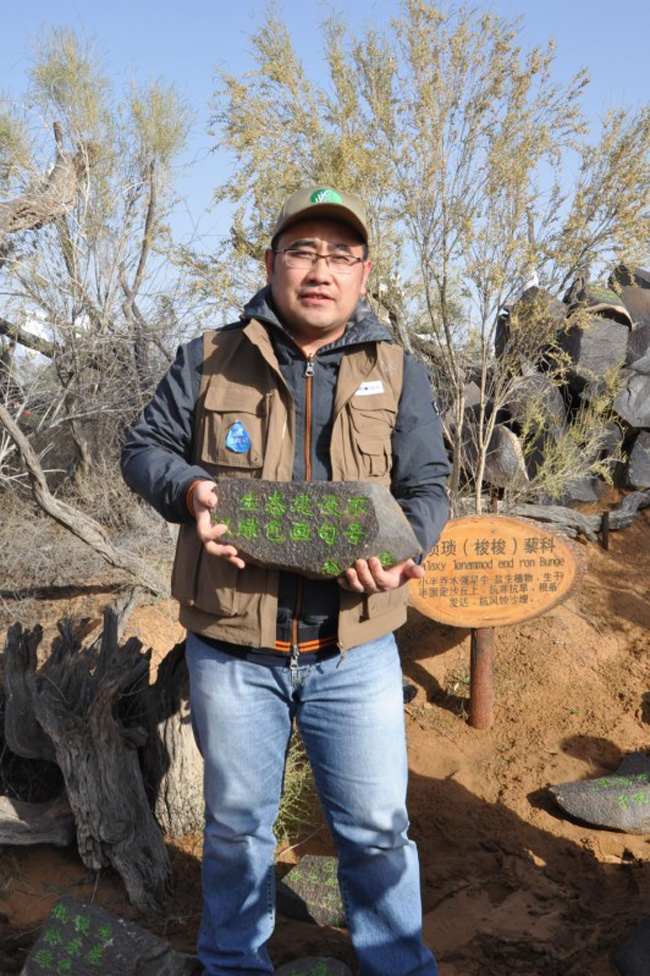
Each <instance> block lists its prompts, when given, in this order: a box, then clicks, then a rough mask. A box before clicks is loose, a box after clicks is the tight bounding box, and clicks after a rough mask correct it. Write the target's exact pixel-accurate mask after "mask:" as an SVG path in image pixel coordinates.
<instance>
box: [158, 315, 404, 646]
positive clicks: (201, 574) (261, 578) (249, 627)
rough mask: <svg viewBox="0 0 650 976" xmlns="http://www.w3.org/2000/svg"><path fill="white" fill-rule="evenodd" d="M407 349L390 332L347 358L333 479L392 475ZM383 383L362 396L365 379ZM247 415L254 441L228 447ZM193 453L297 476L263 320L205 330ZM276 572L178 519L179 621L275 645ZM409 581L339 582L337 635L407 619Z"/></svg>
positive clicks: (280, 381)
mask: <svg viewBox="0 0 650 976" xmlns="http://www.w3.org/2000/svg"><path fill="white" fill-rule="evenodd" d="M403 355H404V354H403V351H402V349H401V348H400V347H399V346H394V345H392V344H391V343H388V342H378V343H374V344H368V345H366V346H359V347H354V348H352V349H350V351H349V352H346V353H345V355H344V356H343V358H342V360H341V366H340V370H339V376H338V382H337V388H336V400H335V408H334V424H333V429H332V439H331V445H330V458H331V464H332V480H333V481H368V480H375V481H381V482H382V483H383V484H385V485H390V469H391V460H392V455H391V434H392V431H393V428H394V426H395V419H396V416H397V408H398V405H399V397H400V393H401V389H402V374H403ZM376 380H381V381H382V384H381V385H382V387H383V392H382V393H380V394H374V395H372V396H358V395H355V394H357V391H358V390H359V387H360V386H361V384H362V383H364V382H372V381H376ZM236 420H241V421H242V423H243V424H244V426H245V428H246V430H247V431H248V433H249V434H250V439H251V445H250V448H249V450H248V451H247V452H246V453H243V454H234V453H233V452H232V451H229V450H228V449H227V448H226V436H227V433H228V430H229V428H230V427H231V425H232V424H233V423H234V422H235V421H236ZM195 423H196V442H195V454H194V461H195V463H197V464H200V465H201V467H202V468H204V469H205V471H207V472H208V473H209V474H210V475H212V476H213V477H214V478H216V479H219V478H226V477H227V478H264V479H267V480H269V481H291V477H292V471H293V459H294V441H295V431H294V413H293V402H292V396H291V392H290V390H289V388H288V386H287V384H286V383H285V380H284V378H283V376H282V374H281V372H280V368H279V365H278V362H277V359H276V356H275V352H274V350H273V345H272V343H271V339H270V337H269V334H268V332H267V330H266V328H265V327H264V326H263V325H262V324H261V323H260V322H257V321H256V320H255V319H253V320H251V322H249V324H248V325H246V326H245V327H244V328H243V329H235V330H225V331H216V332H206V333H205V336H204V361H203V375H202V380H201V388H200V393H199V399H198V402H197V410H196V422H195ZM277 589H278V573H277V571H275V570H266V569H262V568H261V567H258V566H253V565H250V564H249V565H247V566H246V568H245V569H243V570H238V569H237V568H236V567H235V566H232V565H231V564H230V563H229V562H226V561H225V560H223V559H220V558H219V557H215V556H210V555H209V554H208V553H206V552H205V550H204V548H203V546H202V544H201V542H200V540H199V538H198V536H197V533H196V527H195V524H194V522H188V523H185V524H183V525H182V526H181V529H180V533H179V537H178V545H177V550H176V560H175V562H174V569H173V572H172V593H173V595H174V596H175V597H176V599H177V600H178V601H179V602H180V604H181V611H180V621H181V623H182V624H183V625H184V626H185V627H186V628H187V629H188V630H189V631H192V632H194V633H198V634H203V635H205V636H209V637H213V638H217V639H219V640H224V641H229V642H230V643H232V644H241V645H247V646H249V647H273V646H274V644H275V639H276V616H277ZM406 600H407V587H405V586H403V587H400V588H399V589H397V590H392V591H390V592H388V593H378V594H373V595H370V596H363V595H360V594H355V593H349V592H347V591H346V590H343V589H341V591H340V612H339V626H338V642H339V645H340V647H341V648H342V649H343V650H347V649H348V648H350V647H354V646H355V645H357V644H361V643H364V642H366V641H369V640H374V639H375V638H377V637H381V636H383V635H384V634H387V633H389V632H390V631H392V630H395V629H396V628H397V627H399V626H401V624H403V623H404V620H405V619H406Z"/></svg>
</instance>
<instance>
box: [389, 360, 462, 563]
mask: <svg viewBox="0 0 650 976" xmlns="http://www.w3.org/2000/svg"><path fill="white" fill-rule="evenodd" d="M392 448H393V467H392V471H391V491H392V493H393V495H394V496H395V498H396V499H397V501H398V502H399V504H400V506H401V507H402V509H403V511H404V513H405V515H406V517H407V518H408V520H409V522H410V523H411V526H412V528H413V531H414V532H415V534H416V536H417V539H418V542H419V543H420V545H421V546H422V552H423V554H424V555H426V554H427V553H428V552H429V550H430V549H431V548H432V546H434V545H435V544H436V542H437V541H438V538H439V537H440V533H441V532H442V530H443V528H444V526H445V522H446V521H447V519H448V517H449V499H448V496H447V488H446V482H447V477H448V475H449V472H450V470H451V469H450V466H449V461H448V459H447V452H446V450H445V446H444V443H443V439H442V423H441V421H440V414H439V412H438V408H437V406H436V404H435V401H434V399H433V396H432V389H431V379H430V377H429V374H428V372H427V370H426V368H425V367H424V365H423V364H422V363H420V362H418V360H417V359H414V357H413V356H411V355H409V354H408V353H405V354H404V380H403V383H402V394H401V397H400V401H399V407H398V411H397V420H396V424H395V429H394V430H393V435H392Z"/></svg>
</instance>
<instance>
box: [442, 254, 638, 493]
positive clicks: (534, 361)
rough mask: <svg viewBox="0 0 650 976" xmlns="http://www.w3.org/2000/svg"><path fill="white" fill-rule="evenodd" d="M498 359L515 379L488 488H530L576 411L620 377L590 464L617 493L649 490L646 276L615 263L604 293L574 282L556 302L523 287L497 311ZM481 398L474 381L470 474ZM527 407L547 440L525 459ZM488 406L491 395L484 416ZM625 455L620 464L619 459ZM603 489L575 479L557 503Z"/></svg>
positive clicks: (494, 444) (467, 437)
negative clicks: (610, 479) (611, 470)
mask: <svg viewBox="0 0 650 976" xmlns="http://www.w3.org/2000/svg"><path fill="white" fill-rule="evenodd" d="M540 339H541V340H542V341H540ZM495 353H496V360H497V364H496V372H498V371H499V369H501V373H502V374H503V371H504V370H507V371H510V372H511V373H512V374H513V375H514V374H515V373H516V375H517V381H516V383H514V384H511V385H512V386H513V393H512V394H511V395H510V396H509V398H508V402H507V403H505V404H503V403H502V402H499V403H498V404H497V406H498V414H497V417H496V425H495V428H494V433H493V435H492V438H491V440H490V443H489V446H488V451H487V457H486V468H485V473H484V482H485V483H486V484H487V485H488V486H490V487H493V488H505V487H506V486H511V485H512V484H513V482H520V483H522V484H523V485H525V484H526V482H528V481H530V480H531V479H532V478H533V477H534V476H535V474H536V473H537V471H538V470H539V468H540V466H541V464H542V463H543V462H544V459H545V457H546V456H547V453H548V451H549V449H550V448H552V447H553V445H554V444H557V443H558V441H559V439H560V437H561V436H562V435H563V433H566V431H567V429H568V428H570V427H571V425H572V424H573V423H574V422H575V421H576V418H577V417H578V415H579V412H580V408H581V407H582V406H584V404H585V402H588V401H589V400H590V399H591V398H593V397H594V396H598V395H600V393H601V392H602V390H603V389H604V387H605V385H606V382H607V381H608V379H609V378H610V377H611V376H612V375H613V374H615V373H616V372H617V371H618V382H617V386H618V393H617V394H616V395H615V398H614V401H613V411H614V414H615V420H614V422H612V423H611V424H610V426H609V428H608V430H607V436H606V438H605V440H604V442H602V443H601V447H600V451H599V452H598V454H596V455H595V456H594V457H593V461H594V462H596V461H603V460H605V461H607V460H608V459H609V461H610V463H611V466H612V467H614V466H616V478H617V481H618V483H619V484H620V486H621V487H625V488H631V489H640V490H644V489H646V488H650V272H648V271H643V270H641V269H633V270H632V269H629V268H627V267H625V266H624V265H619V266H618V267H616V268H615V270H614V271H613V272H612V274H611V275H610V277H609V279H608V282H607V287H604V286H599V285H595V284H591V283H589V282H586V281H585V280H584V278H583V277H581V276H579V277H578V278H577V279H576V280H575V281H574V283H573V284H572V285H571V287H570V288H569V289H568V291H567V292H566V294H565V295H564V297H563V299H562V301H560V300H559V299H558V298H555V297H554V296H553V295H551V294H550V293H549V292H547V291H545V290H544V289H542V288H539V287H537V286H534V287H531V288H528V289H527V290H526V291H525V292H524V294H523V295H522V296H521V298H519V300H518V301H517V302H516V303H515V304H514V305H513V306H512V307H510V308H509V309H504V310H503V311H502V313H501V314H500V316H499V320H498V322H497V328H496V334H495ZM560 364H561V365H562V369H561V371H560V370H559V369H558V367H559V366H560ZM560 373H561V377H562V379H561V382H558V375H559V374H560ZM475 379H476V377H475ZM489 386H490V383H489V382H488V387H489ZM480 397H481V394H480V389H479V387H478V385H477V383H476V382H468V384H467V385H466V387H465V403H466V405H465V416H464V421H465V422H464V431H465V433H464V438H463V446H464V449H465V456H466V462H467V467H468V468H469V471H470V473H471V471H472V469H474V470H475V464H474V462H475V461H476V459H477V457H478V449H477V447H476V444H477V443H478V428H479V415H480V412H481V404H480ZM532 404H534V407H535V411H536V413H537V416H538V417H539V418H540V430H542V429H543V433H541V432H540V435H539V437H538V439H537V440H536V441H535V442H534V443H533V445H532V450H531V449H530V444H529V445H528V449H527V450H526V452H524V450H523V447H522V441H521V434H522V430H523V425H524V418H525V416H526V414H527V413H528V412H529V410H530V407H531V405H532ZM494 409H495V401H493V400H491V399H489V398H488V399H487V401H486V402H485V403H484V405H483V411H484V415H485V416H487V417H489V416H491V413H492V412H493V410H494ZM447 419H448V420H450V419H451V418H447ZM621 449H622V451H623V455H624V457H625V462H624V464H619V463H618V462H617V458H618V456H619V454H620V452H621ZM604 491H605V485H604V482H603V481H602V479H600V478H597V477H591V478H588V479H584V478H583V479H576V480H575V482H574V483H573V484H570V485H568V486H567V487H566V493H565V495H564V496H563V497H562V498H561V499H560V501H561V503H562V504H565V505H566V504H570V503H571V502H573V501H595V500H597V499H598V498H599V497H601V496H602V494H604ZM547 500H548V499H545V498H540V499H539V501H541V502H544V501H547Z"/></svg>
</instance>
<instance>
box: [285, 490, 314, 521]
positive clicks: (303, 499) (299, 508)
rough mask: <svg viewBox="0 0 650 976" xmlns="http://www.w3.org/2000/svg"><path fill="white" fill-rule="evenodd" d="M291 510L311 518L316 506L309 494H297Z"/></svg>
mask: <svg viewBox="0 0 650 976" xmlns="http://www.w3.org/2000/svg"><path fill="white" fill-rule="evenodd" d="M291 511H292V512H293V513H295V514H296V515H302V516H303V518H309V517H310V516H311V515H313V514H314V508H313V505H312V501H311V498H310V497H309V495H296V497H295V498H294V499H293V501H292V502H291Z"/></svg>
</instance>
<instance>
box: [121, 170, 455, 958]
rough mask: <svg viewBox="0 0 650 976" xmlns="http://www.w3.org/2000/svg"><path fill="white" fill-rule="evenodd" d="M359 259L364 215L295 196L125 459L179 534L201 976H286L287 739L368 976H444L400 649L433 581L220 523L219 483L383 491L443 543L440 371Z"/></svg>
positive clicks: (346, 202) (160, 393) (314, 193)
mask: <svg viewBox="0 0 650 976" xmlns="http://www.w3.org/2000/svg"><path fill="white" fill-rule="evenodd" d="M367 241H368V232H367V225H366V217H365V213H364V210H363V206H362V204H361V202H360V201H359V200H358V199H357V198H356V197H354V196H352V195H350V194H346V193H343V192H340V191H337V190H334V189H331V188H319V187H307V188H303V189H301V190H298V191H297V192H296V193H294V194H293V195H292V196H290V197H289V199H288V200H287V201H286V203H285V205H284V207H283V209H282V212H281V214H280V217H279V218H278V221H277V223H276V226H275V230H274V234H273V239H272V242H271V247H270V248H269V249H268V250H267V252H266V255H265V262H266V273H267V286H266V287H265V288H264V289H263V290H262V291H261V292H259V293H258V294H257V295H255V297H254V298H253V299H252V300H251V302H250V303H249V304H248V305H247V306H246V308H245V309H244V316H243V318H242V320H241V321H240V322H236V323H233V324H232V325H229V326H226V327H224V328H223V329H220V330H218V331H216V332H209V333H206V334H205V335H204V336H203V337H202V338H200V339H196V340H194V341H192V342H190V343H189V344H188V345H186V346H184V347H181V349H180V350H179V352H178V356H177V359H176V361H175V363H174V365H173V366H172V367H171V369H170V370H169V372H168V374H167V376H166V377H165V378H164V379H163V380H162V382H161V384H160V386H159V387H158V390H157V391H156V394H155V396H154V398H153V400H152V402H151V403H150V404H149V406H148V407H147V408H146V410H145V411H144V413H143V415H142V416H141V417H140V418H139V419H138V420H137V421H136V423H135V425H134V427H133V430H132V432H131V434H130V436H129V439H128V441H127V443H126V445H125V448H124V454H123V472H124V477H125V479H126V481H127V483H128V484H129V485H130V487H131V488H132V489H133V490H134V491H137V492H138V493H139V494H141V495H142V496H143V497H144V498H146V499H147V501H149V502H150V503H151V504H152V505H153V506H154V507H155V508H156V509H157V510H158V511H159V512H161V514H162V515H163V516H164V517H165V518H166V519H168V520H170V521H177V522H181V523H182V525H181V529H180V533H179V542H178V550H177V554H176V561H175V565H174V571H173V577H172V590H173V593H174V595H175V596H176V598H177V599H178V600H179V602H180V605H181V610H180V619H181V622H182V623H183V624H184V625H185V626H186V627H187V630H188V640H187V663H188V668H189V672H190V703H191V710H192V721H193V726H194V729H195V734H196V737H197V742H198V743H199V747H200V749H201V752H202V754H203V757H204V760H205V779H204V789H205V802H206V822H205V836H204V849H203V866H202V879H203V898H204V910H203V917H202V922H201V929H200V933H199V956H200V958H201V961H202V963H203V965H204V967H205V972H206V973H207V974H209V976H253V974H260V973H272V972H273V966H272V963H271V961H270V959H269V955H268V953H267V949H266V944H267V942H268V939H269V937H270V935H271V933H272V930H273V924H274V869H273V854H274V846H275V838H274V835H273V824H274V821H275V818H276V814H277V809H278V804H279V800H280V794H281V790H282V777H283V769H284V762H285V758H286V754H287V749H288V746H289V738H290V734H291V727H292V722H293V720H294V719H295V720H296V722H297V725H298V727H299V729H300V732H301V735H302V738H303V741H304V743H305V747H306V750H307V753H308V755H309V758H310V761H311V764H312V767H313V772H314V778H315V781H316V784H317V787H318V791H319V794H320V798H321V802H322V806H323V810H324V813H325V817H326V819H327V822H328V824H329V827H330V829H331V832H332V836H333V838H334V841H335V843H336V847H337V851H338V858H339V882H340V887H341V892H342V896H343V900H344V903H345V909H346V914H347V919H348V924H349V930H350V935H351V938H352V941H353V944H354V948H355V951H356V954H357V958H358V963H359V973H360V976H407V974H408V976H435V974H436V973H437V969H436V963H435V961H434V958H433V956H432V954H431V953H430V952H429V950H428V949H426V948H425V947H423V946H422V943H421V938H420V934H421V906H420V894H419V876H418V862H417V853H416V849H415V845H414V844H413V842H412V841H410V840H409V839H408V837H407V826H408V821H407V813H406V807H405V795H406V779H407V761H406V747H405V732H404V715H403V699H402V680H401V670H400V666H399V658H398V654H397V649H396V645H395V640H394V637H393V633H392V632H393V630H394V629H395V628H396V627H398V626H400V625H401V624H402V623H403V622H404V619H405V615H406V609H405V607H406V596H407V592H406V591H407V585H406V584H407V583H408V581H409V580H410V579H413V578H418V577H421V576H422V575H423V570H422V568H421V567H420V566H418V565H416V563H415V562H414V561H413V560H411V559H409V560H406V561H405V562H403V563H401V564H399V565H396V566H393V567H391V568H389V569H385V568H383V567H382V565H381V563H380V561H379V559H377V558H370V559H368V560H367V561H365V560H361V559H360V560H357V562H356V563H355V565H354V566H352V567H350V568H349V569H347V570H346V572H345V575H344V576H342V577H341V578H340V579H339V580H336V581H329V580H326V581H323V580H311V579H307V578H305V577H302V576H299V575H297V574H292V573H277V572H274V571H273V572H272V571H267V570H265V569H263V568H260V567H257V566H253V565H246V564H245V563H244V560H243V559H242V558H241V557H240V556H239V555H238V553H237V551H236V549H235V548H234V547H233V546H232V545H228V544H224V543H223V542H221V541H220V540H221V536H222V534H223V532H224V531H225V526H224V525H214V526H213V525H211V519H210V510H211V509H212V508H214V506H215V505H216V498H217V494H218V490H219V488H218V479H219V478H220V477H233V476H235V477H244V478H256V477H262V478H265V479H268V480H272V481H291V480H294V481H343V480H347V481H356V480H366V479H369V480H377V481H380V482H383V483H384V484H386V485H389V486H390V488H391V491H392V492H393V494H394V496H395V497H396V498H397V499H398V501H399V503H400V505H401V506H402V508H403V510H404V512H405V513H406V515H407V517H408V518H409V520H410V522H411V524H412V526H413V529H414V531H415V533H416V535H417V537H418V539H419V541H420V544H421V546H422V549H423V551H425V552H427V551H428V550H429V549H430V547H431V546H432V545H433V544H434V543H435V541H436V540H437V538H438V536H439V534H440V531H441V529H442V527H443V525H444V522H445V520H446V518H447V514H448V503H447V496H446V491H445V479H446V476H447V474H448V470H449V469H448V463H447V459H446V456H445V452H444V448H443V443H442V437H441V428H440V421H439V418H438V416H437V412H436V411H435V408H434V407H433V406H432V401H431V388H430V383H429V379H428V376H427V373H426V370H425V369H424V367H423V366H422V365H421V364H419V363H418V362H416V361H415V360H414V359H413V358H412V357H410V356H407V355H406V354H404V352H403V351H402V350H401V349H400V348H399V347H397V346H395V345H393V344H392V339H391V335H390V333H389V331H388V330H387V329H386V328H385V327H384V326H382V325H381V324H380V323H379V321H378V320H377V318H376V317H375V316H374V314H373V313H372V312H371V311H370V309H369V308H368V306H367V305H366V304H365V302H364V301H363V298H364V296H365V294H366V287H367V282H368V275H369V273H370V261H369V260H368V245H367ZM215 481H216V485H215Z"/></svg>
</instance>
